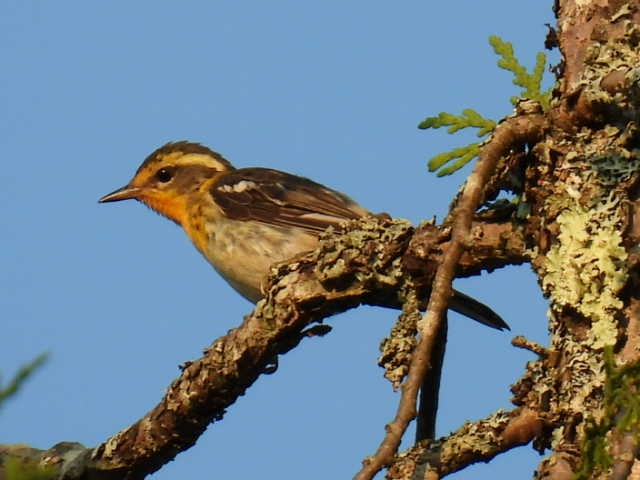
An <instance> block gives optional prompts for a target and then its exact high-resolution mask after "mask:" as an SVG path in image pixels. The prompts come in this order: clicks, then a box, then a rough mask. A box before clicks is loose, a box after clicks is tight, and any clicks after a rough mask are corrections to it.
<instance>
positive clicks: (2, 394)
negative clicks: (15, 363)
mask: <svg viewBox="0 0 640 480" xmlns="http://www.w3.org/2000/svg"><path fill="white" fill-rule="evenodd" d="M48 357H49V354H48V353H41V354H40V355H38V356H37V357H36V358H34V359H33V360H31V361H30V362H29V363H27V364H26V365H23V366H22V367H20V369H19V370H18V372H17V373H16V374H15V375H14V377H13V378H12V379H11V380H10V381H9V383H8V385H7V386H6V387H3V386H1V385H0V407H1V406H2V404H3V403H4V402H5V400H7V399H8V398H9V397H11V396H13V395H15V394H16V392H18V390H20V388H21V387H22V386H23V385H24V382H25V381H26V380H27V379H28V378H29V377H31V375H32V374H33V373H34V372H35V371H36V370H38V369H39V368H40V367H41V366H42V365H43V364H44V362H46V361H47V358H48Z"/></svg>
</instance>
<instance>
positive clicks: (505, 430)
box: [0, 0, 640, 479]
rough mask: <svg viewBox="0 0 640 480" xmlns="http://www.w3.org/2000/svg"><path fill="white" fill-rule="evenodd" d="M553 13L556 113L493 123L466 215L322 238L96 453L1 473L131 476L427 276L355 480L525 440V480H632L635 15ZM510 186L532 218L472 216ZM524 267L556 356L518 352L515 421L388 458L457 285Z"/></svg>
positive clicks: (57, 454) (390, 223)
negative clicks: (349, 322)
mask: <svg viewBox="0 0 640 480" xmlns="http://www.w3.org/2000/svg"><path fill="white" fill-rule="evenodd" d="M555 11H556V14H557V17H558V25H557V30H556V32H555V33H556V35H555V39H556V40H555V41H557V44H558V46H559V47H560V49H561V52H562V55H563V62H562V65H561V66H560V68H558V70H557V72H558V85H557V88H556V90H555V92H554V98H553V100H552V103H551V107H550V108H549V109H548V110H547V111H542V110H541V108H540V107H539V106H537V105H532V104H531V102H524V103H523V104H521V105H520V106H519V108H518V109H517V111H516V112H515V114H514V115H513V116H512V117H510V118H509V119H507V120H506V121H505V122H503V123H502V124H501V125H499V126H498V128H497V130H496V132H495V133H494V135H493V137H492V139H491V140H490V141H488V142H487V143H486V145H485V146H484V148H483V150H482V154H481V162H482V161H483V159H484V160H485V161H487V162H489V161H491V162H493V164H494V165H495V164H496V162H499V161H501V160H502V161H503V162H502V163H499V167H501V168H498V169H497V170H496V172H495V173H494V174H493V175H492V177H491V178H488V173H487V172H489V173H490V170H489V169H488V170H487V171H486V172H485V173H487V174H486V175H484V176H477V177H473V178H472V179H471V181H470V182H469V184H468V185H467V187H466V188H467V189H468V190H467V191H473V192H474V194H473V195H474V199H475V200H474V201H473V202H466V203H465V201H464V200H463V199H464V198H465V197H464V194H463V195H462V197H461V199H458V200H459V203H458V202H456V203H455V204H454V207H455V208H454V209H453V212H454V213H453V214H452V215H451V217H450V218H448V219H447V221H445V222H444V224H442V225H431V224H424V225H422V226H420V227H418V228H415V229H414V228H413V227H411V226H410V225H408V224H407V223H406V222H403V221H398V220H390V219H385V218H374V219H370V220H367V221H364V222H362V221H358V222H352V223H351V224H348V225H345V226H344V227H343V228H340V229H337V230H335V231H330V232H327V233H326V234H325V235H324V236H323V239H322V241H321V244H320V246H319V248H318V250H316V251H315V252H313V253H311V254H309V255H306V256H304V257H301V258H299V259H297V260H296V261H294V262H292V263H289V264H288V265H280V266H278V267H276V268H274V270H273V274H272V283H271V284H270V285H271V286H270V288H269V291H268V295H267V297H266V299H265V300H264V301H261V302H260V303H259V304H258V305H257V306H256V308H255V310H254V311H253V312H252V313H251V314H250V315H248V316H247V317H245V319H244V322H243V323H242V325H241V326H239V327H238V328H237V329H235V330H233V331H231V332H229V334H228V335H226V336H224V337H222V338H220V339H218V340H216V341H215V342H214V343H213V344H212V345H211V346H210V347H209V348H208V349H207V350H206V351H205V352H204V355H203V357H202V358H200V359H198V360H195V361H193V362H186V363H185V364H184V368H183V371H182V375H181V376H180V378H178V379H177V380H175V381H174V382H173V383H172V385H171V386H170V387H169V389H168V391H167V393H166V395H165V397H164V398H163V399H162V400H161V401H160V403H159V404H158V405H157V406H156V407H155V408H154V409H152V410H151V411H150V412H149V413H148V414H146V415H145V416H144V417H142V418H141V419H140V420H139V421H138V422H136V423H135V424H134V425H132V426H130V427H129V428H127V429H125V430H124V431H122V432H119V433H117V434H116V435H114V436H113V437H111V438H110V439H108V440H106V441H105V442H104V443H103V444H102V445H100V446H98V447H96V448H92V449H85V448H84V447H82V446H79V445H77V444H59V445H57V446H56V447H54V448H53V449H51V450H48V451H40V450H36V449H30V448H28V447H18V446H15V447H4V448H2V449H0V460H1V459H3V458H5V459H6V458H7V457H8V456H11V457H13V458H16V457H17V458H20V459H23V461H24V462H25V463H29V462H39V463H43V464H49V465H54V466H55V467H56V468H58V469H59V471H61V472H63V474H64V475H63V476H64V478H69V479H71V478H92V479H93V478H100V479H102V478H130V479H135V478H143V477H144V476H146V475H147V474H148V473H150V472H153V471H155V470H157V469H158V468H160V467H161V466H162V465H163V464H165V463H166V462H168V461H170V460H171V459H173V458H174V457H175V456H176V455H177V454H178V453H179V452H181V451H184V450H185V449H187V448H189V447H190V446H191V445H193V443H194V442H195V441H196V440H197V438H198V437H199V436H200V435H201V434H202V433H203V432H204V430H205V429H206V428H207V426H208V425H210V424H211V423H212V422H214V421H216V420H220V419H221V418H222V416H223V415H224V413H225V409H227V408H228V407H229V406H230V405H232V404H233V402H234V401H235V400H236V399H237V398H238V396H240V395H243V394H244V393H245V392H246V390H247V389H248V388H249V387H250V386H251V384H252V383H253V382H254V381H255V380H256V379H257V378H258V377H259V376H260V375H261V374H264V373H272V372H273V371H275V369H276V367H277V362H278V356H279V355H282V354H284V353H286V352H287V351H289V350H290V349H292V348H295V347H296V346H297V345H298V343H299V342H300V341H301V340H302V339H304V338H305V337H306V336H310V335H318V334H323V333H326V329H323V328H322V326H321V325H320V326H318V325H315V324H316V323H317V322H321V321H322V319H323V318H326V317H328V316H330V315H333V314H335V313H338V312H342V311H344V310H347V309H349V308H353V307H355V306H358V305H360V304H370V305H379V306H390V307H403V306H404V307H405V312H406V313H407V315H403V316H401V320H402V319H403V318H404V319H406V317H407V316H409V317H410V316H411V312H413V313H415V312H416V311H419V309H421V308H424V307H425V306H426V304H427V300H428V294H429V293H430V291H431V289H432V286H433V282H434V278H436V275H438V277H437V278H438V279H439V280H438V281H436V284H435V286H434V287H433V290H434V291H435V292H436V295H434V297H433V298H432V299H431V302H430V305H431V307H432V308H431V309H430V312H431V313H430V314H429V315H431V316H430V317H428V318H427V320H428V321H425V322H424V325H427V326H426V327H425V326H424V325H423V326H422V329H421V330H420V333H421V335H420V336H419V339H418V341H416V339H415V338H413V335H414V334H413V333H411V334H407V342H408V343H407V344H408V345H411V346H412V348H416V350H411V351H410V354H409V355H408V356H407V358H405V359H403V360H402V361H404V362H405V363H406V365H404V366H405V367H407V369H408V372H409V380H405V383H404V384H403V385H404V386H407V385H410V386H412V387H411V388H404V387H403V392H404V391H410V392H411V393H410V395H408V397H407V398H408V400H407V403H406V408H404V410H403V407H402V405H401V407H400V409H399V413H402V415H401V416H402V421H401V422H399V423H397V422H396V423H394V424H393V425H392V426H393V428H391V429H390V432H391V436H392V437H393V438H391V441H390V442H386V440H385V442H386V443H385V442H383V444H382V447H385V448H381V451H382V450H384V451H382V453H381V454H380V455H379V456H378V457H377V458H374V460H375V466H374V467H373V468H368V466H367V465H365V469H367V468H368V471H367V473H366V475H363V476H362V477H361V478H371V477H372V475H374V474H375V473H376V472H377V471H378V470H379V469H380V468H382V467H385V466H387V467H388V472H387V475H388V478H393V479H409V478H411V479H414V478H440V477H442V476H445V475H447V474H449V473H452V472H455V471H458V470H460V469H462V468H465V467H466V466H467V465H469V464H471V463H474V462H479V461H483V462H486V461H489V460H490V459H491V458H493V457H495V456H496V455H499V454H500V453H502V452H505V451H507V450H509V449H510V448H513V447H515V446H518V445H523V444H527V443H530V442H533V446H534V448H536V449H537V450H538V451H540V452H541V453H542V452H548V455H547V457H546V458H545V459H544V460H543V461H542V463H541V464H540V466H539V468H538V470H537V472H536V478H540V479H542V478H545V479H564V478H575V476H576V475H578V476H582V478H598V479H599V478H611V479H617V478H626V477H629V478H638V477H639V474H638V472H639V471H640V468H639V467H638V460H637V458H638V451H639V444H640V442H639V438H638V435H639V434H638V432H639V431H640V427H639V426H638V420H637V419H638V418H640V417H639V414H640V405H639V403H640V402H639V401H638V400H636V399H637V398H638V397H639V395H638V393H640V392H639V390H640V373H638V371H639V370H640V368H639V367H638V365H639V362H638V360H639V359H640V315H639V312H640V298H639V297H640V293H639V292H640V288H639V287H640V285H638V283H639V281H640V280H639V279H640V277H639V275H638V272H639V271H640V268H639V267H640V261H639V260H640V255H639V253H638V248H637V245H638V244H639V242H640V208H638V207H639V206H640V183H639V182H638V180H639V178H640V173H639V172H640V168H639V167H640V157H639V153H640V130H639V128H638V120H639V119H640V115H639V105H640V67H638V65H640V45H639V44H640V5H639V3H638V2H637V1H634V2H623V1H620V0H558V1H557V2H556V5H555ZM509 159H512V160H513V159H517V161H509ZM491 171H493V169H491ZM510 175H511V176H513V175H515V176H518V177H519V178H518V182H516V184H519V185H521V187H519V189H518V191H517V192H516V193H517V194H518V195H519V198H520V200H521V206H525V207H526V208H524V209H520V211H527V212H528V214H527V215H526V216H523V215H521V214H519V213H518V211H516V210H515V209H498V208H497V207H491V208H488V209H485V210H482V211H478V207H479V206H480V204H481V203H482V200H485V199H487V198H491V197H492V196H493V195H495V193H496V192H497V191H499V190H500V189H501V188H502V185H503V180H504V178H506V177H507V176H510ZM460 204H462V205H463V208H460V209H458V207H459V206H460ZM456 209H457V210H456ZM523 262H530V263H531V265H532V267H533V268H534V270H535V272H536V274H537V275H538V278H539V283H540V287H541V289H542V290H543V292H544V294H545V295H546V296H547V297H548V298H549V299H550V312H549V330H550V344H549V345H548V346H544V347H543V346H539V345H535V344H533V343H532V342H530V341H528V340H527V339H523V338H520V339H517V340H516V341H515V345H516V346H518V347H521V348H527V349H529V350H531V351H533V352H535V353H536V354H537V356H538V358H537V359H536V360H535V361H532V362H529V363H528V364H527V366H526V369H525V372H524V374H523V375H522V377H521V378H520V379H518V380H517V381H516V382H515V383H514V385H513V386H512V391H513V394H514V397H513V400H512V401H513V403H514V405H515V408H514V410H512V411H510V412H497V413H495V414H493V415H490V416H488V417H487V418H486V419H484V420H479V421H476V422H470V423H468V424H465V425H464V426H462V427H461V428H460V429H459V430H458V431H456V432H454V433H453V434H451V435H449V436H448V437H445V438H442V439H437V440H425V441H422V442H418V443H417V444H416V445H414V446H413V447H412V448H410V449H409V450H408V451H406V452H403V453H399V454H396V449H397V443H399V441H398V439H399V438H400V437H401V436H402V432H403V431H404V428H406V424H408V421H410V420H411V418H413V416H414V415H415V394H416V393H417V387H415V385H417V384H416V382H419V381H420V380H422V378H423V377H424V374H425V372H426V371H427V370H428V364H429V360H428V358H429V357H428V355H430V354H431V353H432V351H433V350H432V345H430V344H429V338H430V337H429V336H430V332H437V330H438V329H437V326H438V321H439V320H438V319H437V318H435V317H437V316H438V315H439V314H440V313H442V309H443V308H444V307H443V305H444V304H445V303H446V299H447V298H448V297H447V295H449V294H450V288H451V285H450V280H451V278H452V277H453V276H458V277H459V276H468V275H474V274H477V273H479V272H480V271H482V270H489V271H491V270H493V269H495V268H500V267H503V266H507V265H514V264H520V263H523ZM443 265H445V267H443ZM408 305H409V306H410V308H408ZM409 330H411V329H409ZM434 338H435V337H434ZM425 339H426V340H425ZM411 342H414V343H411ZM421 342H422V343H421ZM425 342H426V343H425ZM415 345H418V347H415ZM411 352H413V355H411ZM416 352H417V353H416ZM425 359H426V360H425ZM416 365H417V367H416V369H414V370H413V372H414V373H413V374H412V373H411V372H412V368H413V367H415V366H416ZM403 372H405V373H406V370H403ZM415 372H418V373H415ZM402 378H404V374H403V375H402ZM403 394H404V393H403ZM412 402H413V403H412ZM394 454H395V456H394ZM368 465H369V466H370V465H373V463H369V464H368Z"/></svg>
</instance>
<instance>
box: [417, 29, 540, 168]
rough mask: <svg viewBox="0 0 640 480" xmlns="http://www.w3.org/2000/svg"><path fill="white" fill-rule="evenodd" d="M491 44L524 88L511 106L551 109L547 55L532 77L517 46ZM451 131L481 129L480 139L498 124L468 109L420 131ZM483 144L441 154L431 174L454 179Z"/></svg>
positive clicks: (500, 42) (495, 41) (491, 40)
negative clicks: (526, 103) (523, 103)
mask: <svg viewBox="0 0 640 480" xmlns="http://www.w3.org/2000/svg"><path fill="white" fill-rule="evenodd" d="M489 43H490V44H491V46H492V47H493V50H494V52H495V53H496V54H497V55H499V56H500V59H499V60H498V66H499V67H500V68H503V69H505V70H508V71H510V72H512V73H513V83H514V85H517V86H519V87H521V88H522V91H521V94H520V97H512V98H511V102H512V103H513V104H514V105H515V104H516V103H517V102H518V101H519V100H521V99H525V98H528V99H531V100H535V101H537V102H539V103H540V105H541V106H542V108H543V110H546V109H548V108H549V104H550V101H551V89H548V90H545V91H542V90H541V88H542V87H541V85H542V76H543V75H544V70H545V65H546V62H547V59H546V55H545V54H544V53H538V55H537V56H536V64H535V66H534V68H533V72H532V73H529V72H528V71H527V69H526V67H524V66H523V65H522V64H521V63H520V62H519V61H518V59H517V58H516V57H515V54H514V52H513V45H512V44H511V43H509V42H505V41H504V40H502V39H501V38H500V37H498V36H496V35H492V36H491V37H489ZM441 127H448V128H447V132H448V133H456V132H457V131H458V130H462V129H464V128H477V129H478V132H477V136H478V137H479V138H482V137H485V136H487V135H489V134H491V132H493V130H494V129H495V127H496V122H495V121H493V120H491V119H488V118H485V117H483V116H482V115H481V114H479V113H478V112H476V111H475V110H473V109H470V108H467V109H465V110H463V111H462V115H456V114H453V113H448V112H441V113H440V114H438V116H437V117H427V118H425V119H424V120H423V121H422V122H420V124H419V125H418V128H420V129H423V130H426V129H428V128H441ZM481 144H482V142H476V143H471V144H469V145H466V146H463V147H457V148H454V149H452V150H450V151H448V152H443V153H439V154H438V155H436V156H434V157H433V158H431V159H430V160H429V162H428V166H429V171H431V172H433V171H436V172H437V173H436V174H437V175H438V176H439V177H442V176H444V175H450V174H451V173H453V172H455V171H457V170H459V169H460V168H462V167H463V166H465V165H466V164H467V163H469V162H470V161H471V160H473V159H474V158H475V157H477V156H478V154H479V153H480V146H481Z"/></svg>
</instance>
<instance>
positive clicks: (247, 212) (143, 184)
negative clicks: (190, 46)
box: [98, 141, 509, 330]
mask: <svg viewBox="0 0 640 480" xmlns="http://www.w3.org/2000/svg"><path fill="white" fill-rule="evenodd" d="M129 199H133V200H138V201H140V202H142V203H143V204H145V205H146V206H148V207H149V208H151V209H152V210H154V211H156V212H157V213H159V214H161V215H163V216H165V217H167V218H168V219H170V220H172V221H173V222H175V223H177V224H178V225H179V226H181V227H182V228H183V230H184V231H185V232H186V234H187V235H188V236H189V238H190V239H191V241H192V242H193V244H194V246H195V247H196V248H197V249H198V250H199V251H200V253H202V255H203V256H204V257H205V258H206V260H207V261H208V262H209V263H210V264H211V265H212V266H213V268H214V269H215V270H217V271H218V273H219V274H220V275H221V276H222V277H223V278H224V279H225V280H226V281H227V282H228V283H229V284H230V285H231V286H232V287H233V288H234V289H235V290H236V291H237V292H238V293H240V294H241V295H242V296H243V297H245V298H246V299H248V300H249V301H251V302H253V303H256V302H258V301H259V300H260V299H261V298H263V296H264V293H263V290H262V286H263V284H264V281H265V279H266V277H267V275H268V273H269V270H270V267H271V266H272V265H274V264H277V263H280V262H284V261H286V260H289V259H292V258H293V257H295V256H297V255H299V254H302V253H304V252H308V251H312V250H314V249H315V247H316V246H317V244H318V239H319V235H320V234H321V233H322V232H324V231H325V230H326V229H327V228H328V227H330V226H336V225H339V224H341V223H343V222H345V221H348V220H355V219H361V218H364V217H367V216H370V215H372V214H371V212H369V210H367V209H365V208H364V207H361V206H360V205H359V204H358V203H356V202H355V201H354V200H352V199H351V198H350V197H348V196H347V195H345V194H343V193H340V192H338V191H336V190H333V189H331V188H328V187H325V186H324V185H321V184H319V183H316V182H314V181H312V180H309V179H308V178H305V177H301V176H297V175H293V174H290V173H286V172H282V171H278V170H273V169H270V168H262V167H247V168H235V167H234V166H233V165H232V164H231V163H230V162H229V161H228V160H226V159H225V158H224V157H223V156H222V155H221V154H219V153H217V152H215V151H213V150H211V149H209V148H208V147H206V146H204V145H202V144H200V143H195V142H190V141H179V142H170V143H167V144H165V145H163V146H161V147H160V148H158V149H156V150H155V151H154V152H152V153H151V154H150V155H149V156H148V157H147V158H146V159H145V160H144V161H143V162H142V164H141V165H140V166H139V168H138V170H137V171H136V172H135V174H134V176H133V178H132V179H131V180H130V181H129V183H127V184H126V185H125V186H123V187H121V188H118V189H117V190H115V191H113V192H111V193H109V194H107V195H105V196H103V197H102V198H100V199H99V200H98V201H99V202H100V203H107V202H117V201H122V200H129ZM449 308H450V309H452V310H454V311H457V312H459V313H461V314H463V315H465V316H467V317H470V318H471V319H473V320H476V321H478V322H480V323H482V324H484V325H487V326H489V327H492V328H496V329H498V330H503V329H507V330H508V329H509V326H508V325H507V324H506V323H505V322H504V320H503V319H502V318H501V317H500V316H499V315H498V314H497V313H495V312H494V311H493V310H492V309H491V308H489V307H488V306H486V305H484V304H483V303H481V302H479V301H478V300H476V299H474V298H472V297H469V296H468V295H465V294H464V293H462V292H459V291H457V290H454V292H453V294H452V297H451V300H450V303H449Z"/></svg>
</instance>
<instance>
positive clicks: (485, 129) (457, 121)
mask: <svg viewBox="0 0 640 480" xmlns="http://www.w3.org/2000/svg"><path fill="white" fill-rule="evenodd" d="M441 127H449V128H448V129H447V132H448V133H455V132H457V131H458V130H462V129H463V128H478V129H479V130H478V133H477V136H478V137H483V136H485V135H487V134H488V133H491V132H492V131H493V129H494V128H496V122H494V121H493V120H490V119H488V118H485V117H483V116H482V115H480V114H479V113H478V112H476V111H475V110H473V109H472V108H466V109H464V110H463V111H462V115H455V114H453V113H449V112H440V113H439V114H438V116H437V117H427V118H425V119H424V120H423V121H422V122H420V124H419V125H418V128H420V129H422V130H426V129H428V128H441Z"/></svg>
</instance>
